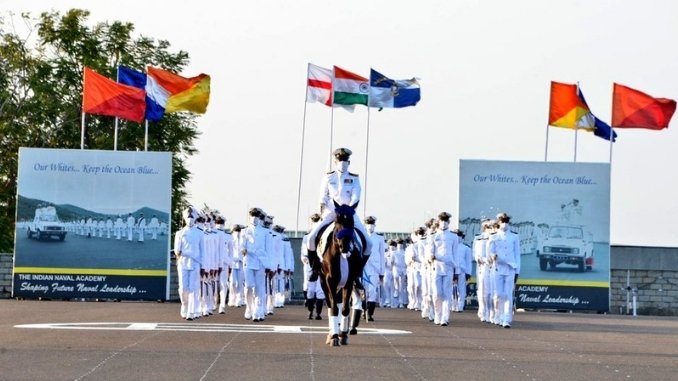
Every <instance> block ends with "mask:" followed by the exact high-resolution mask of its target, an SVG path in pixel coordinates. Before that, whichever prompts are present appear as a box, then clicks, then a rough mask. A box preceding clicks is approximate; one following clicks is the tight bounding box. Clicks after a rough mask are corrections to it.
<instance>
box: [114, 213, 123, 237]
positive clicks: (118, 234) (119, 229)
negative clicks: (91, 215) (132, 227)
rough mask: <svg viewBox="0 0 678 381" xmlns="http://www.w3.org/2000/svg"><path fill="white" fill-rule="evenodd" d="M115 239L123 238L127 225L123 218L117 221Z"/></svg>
mask: <svg viewBox="0 0 678 381" xmlns="http://www.w3.org/2000/svg"><path fill="white" fill-rule="evenodd" d="M114 228H115V239H120V238H122V231H123V229H124V228H125V223H124V222H122V217H118V218H116V219H115V225H114Z"/></svg>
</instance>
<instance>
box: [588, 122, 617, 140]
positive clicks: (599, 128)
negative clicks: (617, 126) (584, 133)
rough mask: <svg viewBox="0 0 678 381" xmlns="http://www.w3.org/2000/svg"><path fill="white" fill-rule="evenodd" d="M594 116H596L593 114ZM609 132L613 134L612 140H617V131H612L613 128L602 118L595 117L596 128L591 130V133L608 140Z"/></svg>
mask: <svg viewBox="0 0 678 381" xmlns="http://www.w3.org/2000/svg"><path fill="white" fill-rule="evenodd" d="M594 118H596V117H595V116H594ZM610 133H613V134H614V137H613V138H612V142H613V143H614V142H616V141H617V133H616V132H614V130H613V129H612V128H611V127H610V126H609V125H608V124H607V123H605V122H603V121H602V120H600V119H598V118H596V129H595V130H593V134H594V135H596V136H597V137H599V138H603V139H605V140H610Z"/></svg>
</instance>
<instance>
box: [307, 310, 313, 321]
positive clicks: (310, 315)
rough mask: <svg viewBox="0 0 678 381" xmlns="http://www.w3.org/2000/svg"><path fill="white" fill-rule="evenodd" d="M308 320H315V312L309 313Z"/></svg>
mask: <svg viewBox="0 0 678 381" xmlns="http://www.w3.org/2000/svg"><path fill="white" fill-rule="evenodd" d="M308 320H313V313H312V312H311V313H310V314H308Z"/></svg>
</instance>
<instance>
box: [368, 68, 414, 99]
mask: <svg viewBox="0 0 678 381" xmlns="http://www.w3.org/2000/svg"><path fill="white" fill-rule="evenodd" d="M420 99H421V93H420V90H419V82H417V80H416V79H415V78H412V79H402V80H399V79H390V78H387V77H385V76H384V75H383V74H381V73H379V72H377V71H376V70H374V69H371V70H370V94H369V97H368V106H369V107H389V108H401V107H408V106H415V105H416V104H417V102H419V100H420Z"/></svg>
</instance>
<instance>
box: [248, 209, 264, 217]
mask: <svg viewBox="0 0 678 381" xmlns="http://www.w3.org/2000/svg"><path fill="white" fill-rule="evenodd" d="M249 214H250V216H252V217H259V216H261V209H259V208H252V209H250V211H249Z"/></svg>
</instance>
